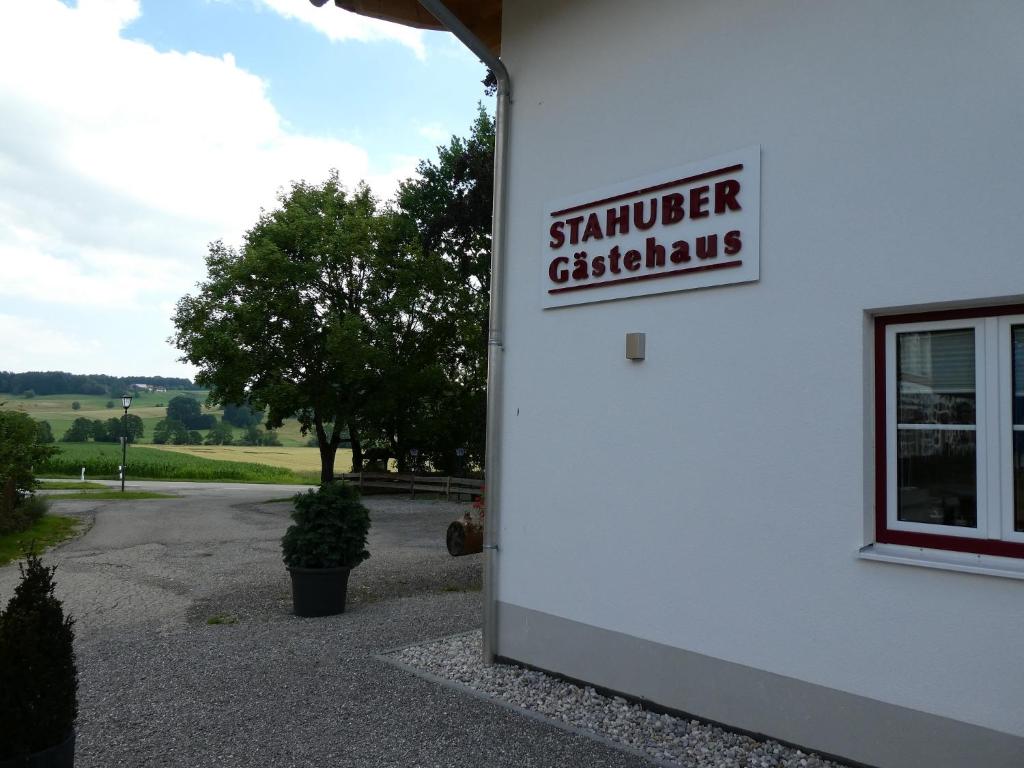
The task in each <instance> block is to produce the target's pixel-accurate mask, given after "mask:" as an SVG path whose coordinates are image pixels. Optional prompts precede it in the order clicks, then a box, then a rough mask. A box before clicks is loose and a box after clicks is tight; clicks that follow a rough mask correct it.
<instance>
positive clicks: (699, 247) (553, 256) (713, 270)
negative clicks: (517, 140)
mask: <svg viewBox="0 0 1024 768" xmlns="http://www.w3.org/2000/svg"><path fill="white" fill-rule="evenodd" d="M760 192H761V148H760V147H748V148H747V149H741V150H738V151H736V152H730V153H729V154H726V155H720V156H718V157H714V158H711V159H709V160H703V161H701V162H699V163H692V164H690V165H686V166H682V167H678V168H671V169H668V170H665V171H661V172H659V173H657V174H653V175H650V176H645V177H642V178H638V179H632V180H630V181H624V182H622V183H619V184H615V185H613V186H609V187H604V188H602V189H596V190H591V191H589V192H584V193H581V194H578V195H573V196H572V197H568V198H563V199H561V200H556V201H553V202H551V203H550V204H549V205H548V206H546V211H545V214H544V230H543V231H544V239H543V245H542V249H543V256H542V259H541V262H542V263H541V270H540V271H541V283H542V286H543V288H542V291H543V299H542V302H543V306H544V307H564V306H568V305H570V304H585V303H587V302H592V301H608V300H610V299H623V298H628V297H630V296H646V295H650V294H654V293H667V292H670V291H685V290H689V289H691V288H706V287H708V286H713V285H726V284H731V283H746V282H751V281H755V280H757V279H758V277H759V276H760V239H759V238H760V231H759V224H760V219H761V200H760Z"/></svg>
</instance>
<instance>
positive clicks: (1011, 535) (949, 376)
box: [875, 305, 1024, 558]
mask: <svg viewBox="0 0 1024 768" xmlns="http://www.w3.org/2000/svg"><path fill="white" fill-rule="evenodd" d="M875 369H876V370H875V438H876V441H877V443H876V467H875V470H876V478H877V489H876V495H875V508H876V509H875V514H876V539H877V540H878V541H879V542H886V543H891V544H905V545H909V546H916V547H928V548H933V549H949V550H959V551H963V552H974V553H978V554H991V555H1002V556H1011V557H1022V558H1024V305H1015V306H1007V307H995V308H986V309H978V310H952V311H947V312H933V313H927V314H919V315H899V316H890V317H879V318H877V319H876V320H875Z"/></svg>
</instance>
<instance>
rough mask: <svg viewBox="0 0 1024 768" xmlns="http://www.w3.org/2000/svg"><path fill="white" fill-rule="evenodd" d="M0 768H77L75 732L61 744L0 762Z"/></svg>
mask: <svg viewBox="0 0 1024 768" xmlns="http://www.w3.org/2000/svg"><path fill="white" fill-rule="evenodd" d="M0 768H75V732H74V730H72V731H71V733H69V734H68V736H67V738H66V739H64V741H62V742H61V743H60V744H57V745H56V746H53V747H50V748H49V749H44V750H43V751H42V752H34V753H32V754H31V755H26V756H25V757H12V758H11V759H9V760H0Z"/></svg>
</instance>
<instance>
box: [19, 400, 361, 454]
mask: <svg viewBox="0 0 1024 768" xmlns="http://www.w3.org/2000/svg"><path fill="white" fill-rule="evenodd" d="M206 394H207V393H206V392H205V391H204V390H177V389H169V390H167V391H166V392H138V393H135V396H134V399H133V400H132V407H131V409H130V410H129V411H128V413H130V414H132V415H133V416H138V417H139V418H140V419H142V426H143V430H144V435H143V437H142V439H141V440H140V441H139V442H140V443H141V444H143V445H148V444H151V443H152V442H153V429H154V428H155V427H156V425H157V423H158V422H159V421H160V420H161V419H164V418H166V417H167V403H169V402H170V401H171V398H173V397H176V396H178V395H188V396H189V397H194V398H196V399H197V400H198V401H199V402H200V403H205V401H206ZM75 401H78V403H79V404H80V405H81V409H80V410H77V411H76V410H74V409H72V407H71V404H72V403H73V402H75ZM108 402H111V398H109V397H107V396H106V395H46V396H39V397H34V398H31V399H28V400H26V399H25V398H23V397H21V396H20V395H12V394H10V393H4V392H0V409H3V410H8V411H22V412H23V413H27V414H28V415H29V416H31V417H32V418H34V419H38V420H40V421H48V422H50V428H51V429H52V430H53V436H54V437H55V438H56V439H57V440H60V439H61V437H62V436H63V435H64V433H65V432H67V431H68V428H69V427H70V426H71V422H73V421H74V420H75V419H77V418H79V417H84V418H86V419H90V420H93V419H100V420H101V421H106V420H107V419H109V418H121V416H123V415H124V409H123V408H121V398H119V397H115V398H113V400H112V402H113V403H114V407H113V408H107V403H108ZM203 413H212V414H215V415H216V416H217V418H218V419H219V418H220V417H221V416H222V415H223V413H224V410H223V409H222V408H220V407H217V408H207V407H206V406H205V405H204V406H203ZM300 431H301V430H300V426H299V422H298V421H296V420H295V419H289V420H288V421H286V422H285V423H284V424H283V425H282V427H281V428H280V429H279V430H277V436H278V438H279V439H280V440H281V444H282V445H283V446H285V447H292V448H298V447H304V446H305V445H306V441H307V439H308V438H307V437H303V436H302V435H301V434H300ZM235 432H236V436H237V433H240V432H241V430H239V429H237V428H236V429H235ZM201 434H202V435H203V436H204V437H205V434H206V433H205V432H201ZM347 468H348V467H347V466H346V467H345V469H347Z"/></svg>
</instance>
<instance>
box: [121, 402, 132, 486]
mask: <svg viewBox="0 0 1024 768" xmlns="http://www.w3.org/2000/svg"><path fill="white" fill-rule="evenodd" d="M121 406H122V407H123V408H124V422H123V424H122V426H121V493H124V476H125V474H126V473H127V472H128V409H129V408H131V407H132V396H131V395H129V394H124V395H121Z"/></svg>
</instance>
